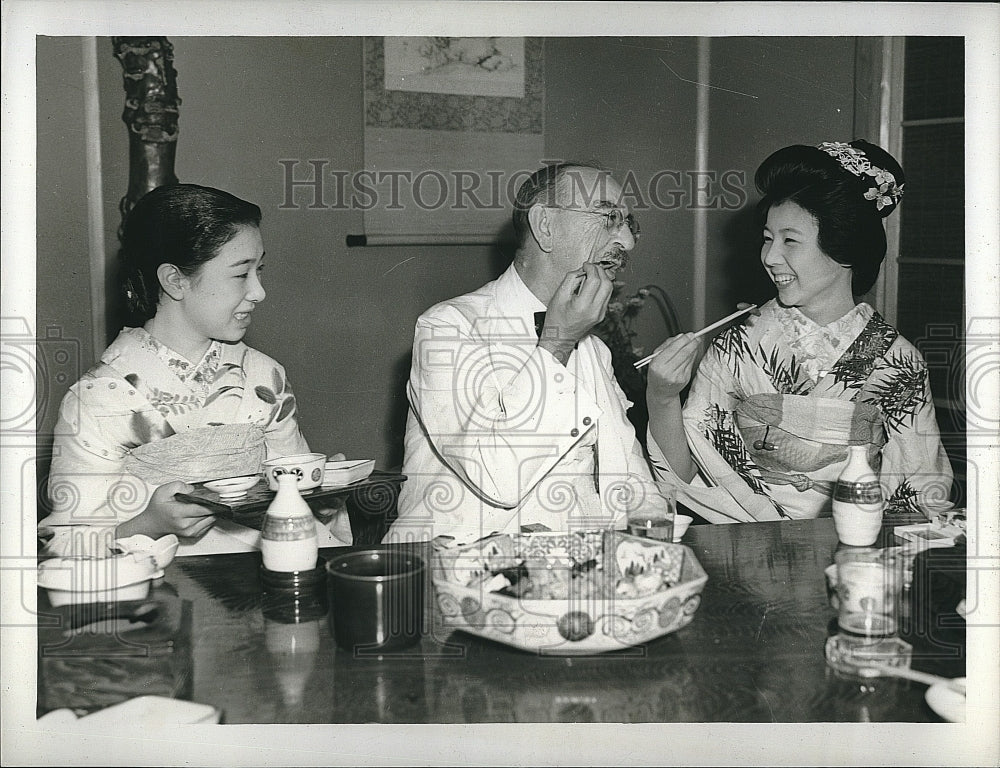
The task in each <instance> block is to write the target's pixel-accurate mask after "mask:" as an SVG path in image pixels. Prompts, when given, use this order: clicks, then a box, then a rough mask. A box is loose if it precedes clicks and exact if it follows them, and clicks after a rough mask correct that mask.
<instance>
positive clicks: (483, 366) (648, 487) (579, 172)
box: [386, 164, 665, 542]
mask: <svg viewBox="0 0 1000 768" xmlns="http://www.w3.org/2000/svg"><path fill="white" fill-rule="evenodd" d="M621 197H622V191H621V187H620V185H619V184H618V183H617V182H615V180H614V179H612V178H611V176H610V175H609V174H607V173H606V172H604V171H601V170H598V169H596V168H591V167H587V166H581V165H570V164H560V165H550V166H547V167H545V168H542V169H541V170H539V171H536V172H535V173H534V174H532V176H531V177H530V178H529V179H528V180H527V181H526V182H525V183H524V184H523V185H522V186H521V188H520V189H519V190H518V193H517V197H516V199H515V204H514V216H513V221H514V229H515V232H516V235H517V237H518V241H519V242H518V250H517V254H516V256H515V258H514V263H513V264H512V265H511V266H510V268H509V269H507V271H506V272H504V274H503V275H501V276H500V277H499V278H498V279H497V280H494V281H493V282H491V283H488V284H486V285H484V286H483V287H482V288H480V289H479V290H477V291H474V292H472V293H469V294H466V295H464V296H459V297H458V298H455V299H451V300H449V301H444V302H441V303H440V304H437V305H435V306H433V307H431V308H430V309H429V310H427V312H425V313H424V314H423V315H421V316H420V318H419V319H418V320H417V326H416V332H415V334H414V342H413V365H412V369H411V372H410V380H409V386H408V395H409V400H410V412H409V416H408V419H407V424H406V440H405V459H404V463H403V472H404V473H405V474H406V475H407V476H408V478H409V479H408V480H407V482H406V483H405V485H404V487H403V490H402V493H401V495H400V498H399V518H398V519H397V521H396V522H395V523H394V524H393V526H392V528H391V529H390V530H389V533H388V534H387V536H386V540H387V541H406V540H425V539H428V538H433V537H438V536H451V537H454V538H455V539H456V540H458V541H460V542H461V541H471V540H474V539H477V538H480V537H482V536H486V535H488V534H490V533H493V532H505V533H516V532H518V531H519V530H521V529H523V528H524V527H525V526H529V528H528V530H535V529H539V528H540V527H541V526H544V527H545V528H548V529H551V530H572V529H581V528H604V527H610V526H613V527H615V528H624V527H625V519H626V513H628V512H630V511H633V510H644V514H646V513H648V514H650V515H654V514H657V513H662V511H663V510H664V509H665V502H664V500H663V498H662V497H661V496H660V495H659V493H658V492H657V490H656V486H655V484H654V483H653V481H652V480H651V477H650V472H649V468H648V466H647V464H646V461H645V459H644V457H643V455H642V449H641V447H640V446H639V443H638V441H637V440H636V437H635V432H634V430H633V428H632V426H631V424H630V423H629V421H628V420H627V419H626V417H625V412H626V410H627V408H628V407H629V406H630V405H631V403H629V402H628V400H627V399H626V397H625V395H624V393H623V392H622V391H621V388H620V387H619V386H618V384H617V382H616V381H615V379H614V376H613V374H612V368H611V353H610V351H609V350H608V348H607V346H606V345H605V344H604V343H603V342H601V341H600V340H599V339H597V338H596V337H594V336H593V335H591V333H590V331H591V330H592V329H593V327H594V326H595V325H596V324H597V323H599V322H600V321H601V320H602V319H603V318H604V315H605V312H606V311H607V306H608V301H609V299H610V298H611V292H612V288H613V282H612V281H613V278H614V276H615V274H616V272H617V271H618V270H620V269H621V268H622V267H623V266H624V265H625V263H626V261H627V259H628V253H629V251H631V250H632V249H633V248H634V247H635V244H636V238H637V237H638V235H639V227H638V225H637V224H636V222H635V219H634V218H633V216H632V215H631V214H629V213H628V211H627V209H626V208H625V207H624V205H623V204H622V202H621Z"/></svg>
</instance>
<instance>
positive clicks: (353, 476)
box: [323, 459, 375, 485]
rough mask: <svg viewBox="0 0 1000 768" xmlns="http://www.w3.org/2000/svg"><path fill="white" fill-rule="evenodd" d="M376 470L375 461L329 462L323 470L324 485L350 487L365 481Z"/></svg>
mask: <svg viewBox="0 0 1000 768" xmlns="http://www.w3.org/2000/svg"><path fill="white" fill-rule="evenodd" d="M374 469H375V459H351V460H349V461H328V462H326V464H325V466H324V469H323V485H350V484H351V483H356V482H358V481H359V480H364V479H365V478H366V477H368V475H370V474H371V473H372V470H374Z"/></svg>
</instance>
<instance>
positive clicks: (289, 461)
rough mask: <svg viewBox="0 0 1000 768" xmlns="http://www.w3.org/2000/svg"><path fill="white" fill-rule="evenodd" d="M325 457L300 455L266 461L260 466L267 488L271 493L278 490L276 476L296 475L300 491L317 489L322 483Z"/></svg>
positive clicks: (317, 454) (311, 454) (320, 455)
mask: <svg viewBox="0 0 1000 768" xmlns="http://www.w3.org/2000/svg"><path fill="white" fill-rule="evenodd" d="M325 464H326V456H325V455H324V454H322V453H300V454H296V455H295V456H282V457H280V458H277V459H268V460H267V461H265V462H264V463H263V464H262V467H263V469H264V477H266V478H267V486H268V488H270V489H271V490H272V491H276V490H278V475H282V474H286V473H291V474H293V475H296V477H297V478H298V481H297V482H296V485H297V486H298V489H299V490H300V491H308V490H309V489H310V488H318V487H319V486H320V484H321V483H322V482H323V466H324V465H325Z"/></svg>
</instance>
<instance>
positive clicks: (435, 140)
mask: <svg viewBox="0 0 1000 768" xmlns="http://www.w3.org/2000/svg"><path fill="white" fill-rule="evenodd" d="M543 109H544V69H543V47H542V41H541V39H539V38H520V37H458V38H456V37H385V38H382V37H369V38H366V39H365V142H364V148H365V173H366V176H367V185H366V186H368V187H370V189H371V193H370V194H368V195H366V199H365V200H364V201H363V202H364V203H365V205H364V206H363V207H364V208H365V210H364V228H365V236H366V239H367V241H368V243H370V244H377V243H387V244H388V243H447V242H490V241H493V240H495V239H497V238H498V237H499V236H500V235H501V233H502V231H503V230H504V228H505V226H506V225H507V223H508V222H509V220H510V213H511V204H512V200H513V196H514V193H515V192H516V190H517V188H518V186H519V185H520V184H521V182H522V181H524V179H525V177H526V176H527V174H529V173H531V172H532V171H533V170H535V169H536V168H537V167H538V166H539V165H540V164H541V161H542V159H543V153H544V148H543V147H544V136H543Z"/></svg>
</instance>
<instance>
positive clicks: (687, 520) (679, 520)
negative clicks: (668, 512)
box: [674, 515, 694, 541]
mask: <svg viewBox="0 0 1000 768" xmlns="http://www.w3.org/2000/svg"><path fill="white" fill-rule="evenodd" d="M692 520H694V518H693V517H691V515H676V516H675V517H674V541H680V540H681V537H682V536H683V535H684V534H685V533H686V532H687V529H688V526H689V525H691V521H692Z"/></svg>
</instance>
